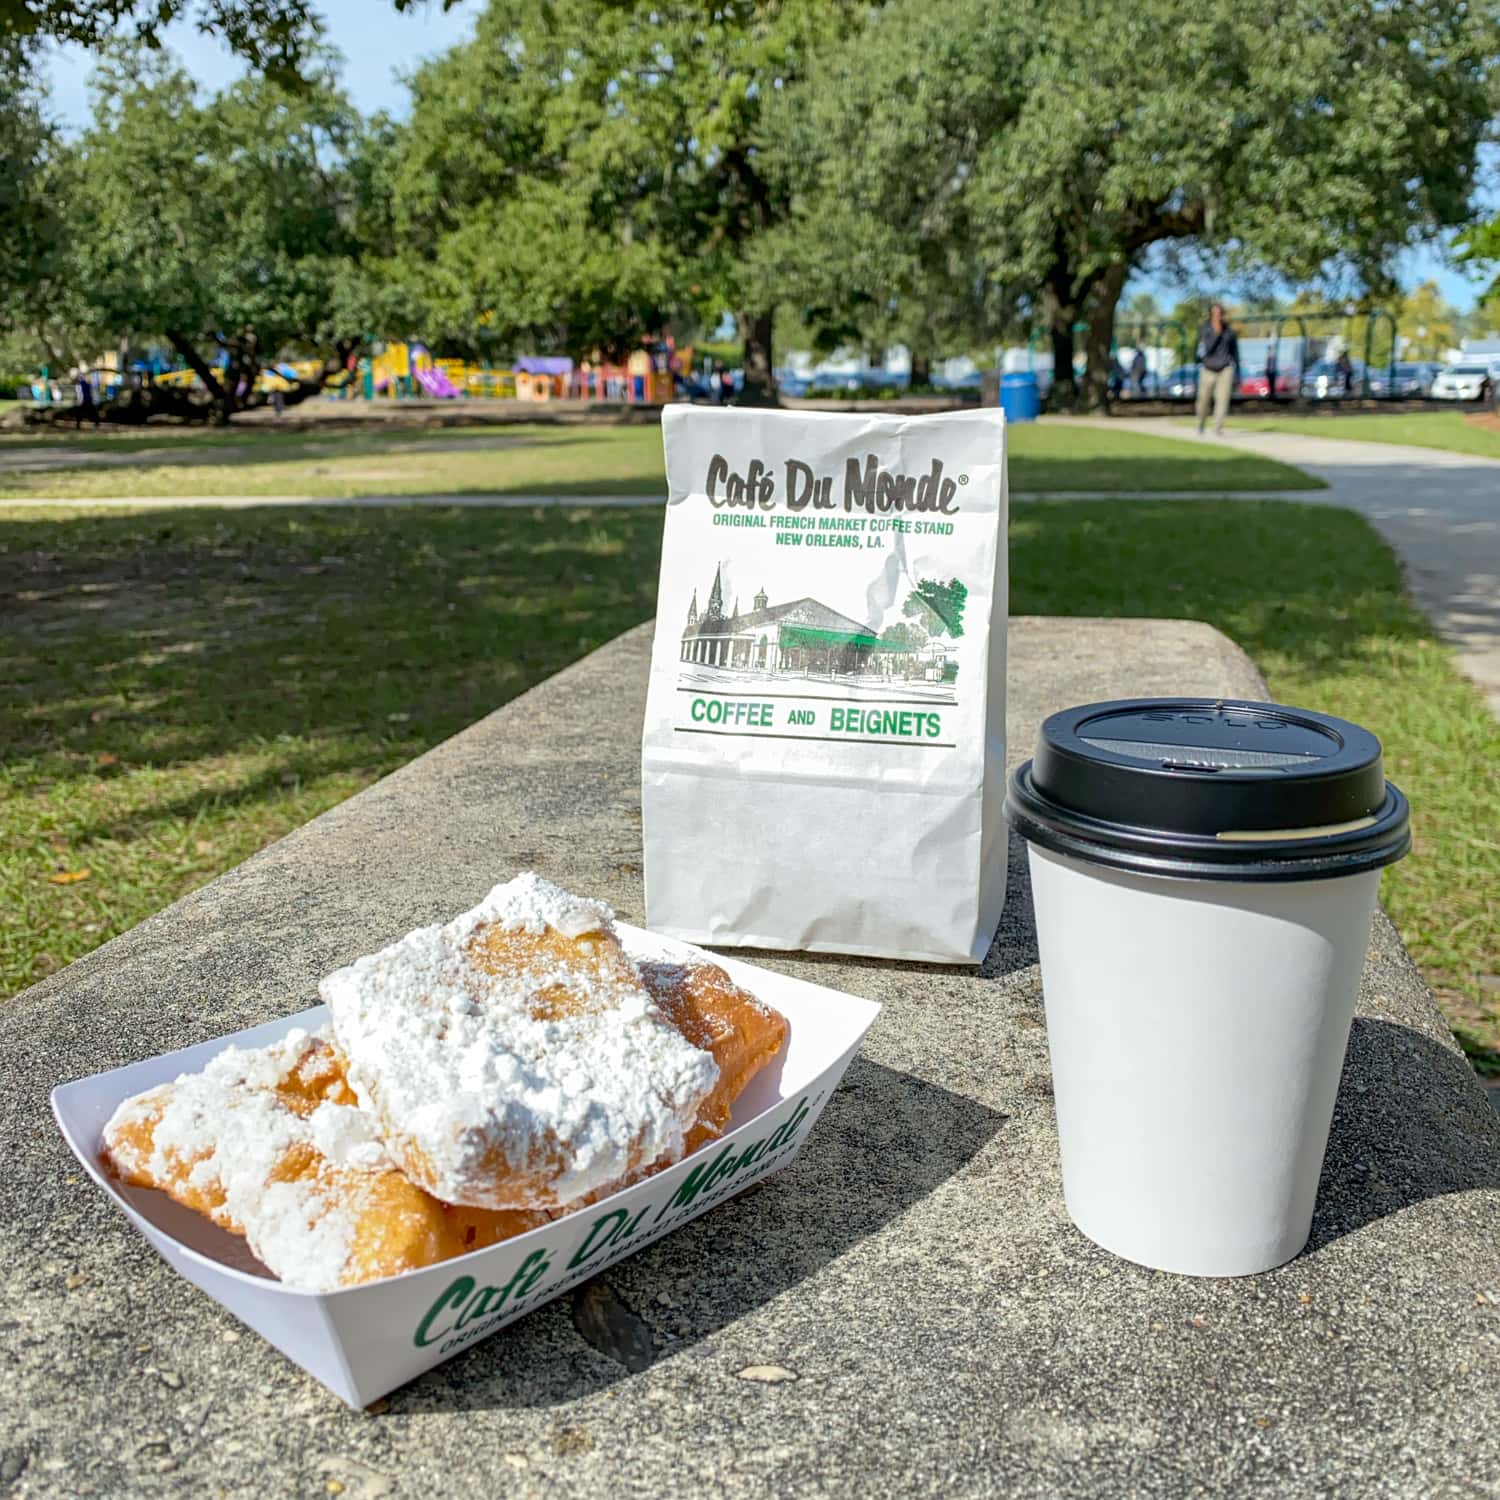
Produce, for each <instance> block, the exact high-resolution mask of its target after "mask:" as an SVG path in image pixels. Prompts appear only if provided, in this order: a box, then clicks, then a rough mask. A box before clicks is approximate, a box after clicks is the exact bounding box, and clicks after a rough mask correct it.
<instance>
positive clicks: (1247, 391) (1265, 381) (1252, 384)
mask: <svg viewBox="0 0 1500 1500" xmlns="http://www.w3.org/2000/svg"><path fill="white" fill-rule="evenodd" d="M1270 394H1271V372H1270V370H1268V369H1267V368H1266V366H1265V365H1261V366H1260V367H1259V369H1254V370H1245V371H1243V372H1242V373H1241V375H1240V395H1242V396H1260V397H1262V398H1267V397H1269V396H1270ZM1276 394H1277V395H1278V396H1295V395H1296V394H1297V372H1296V371H1295V370H1283V369H1280V368H1278V369H1277V371H1276Z"/></svg>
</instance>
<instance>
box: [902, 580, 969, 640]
mask: <svg viewBox="0 0 1500 1500" xmlns="http://www.w3.org/2000/svg"><path fill="white" fill-rule="evenodd" d="M968 598H969V591H968V589H967V588H965V587H964V585H963V584H962V583H960V582H959V580H958V579H957V578H950V579H949V580H948V582H947V583H941V582H939V581H938V580H937V579H936V578H923V579H919V580H918V582H917V586H916V588H915V589H913V590H912V592H911V593H910V594H908V595H907V596H906V603H905V604H904V605H903V606H902V608H901V613H902V614H903V615H905V616H906V618H907V619H908V620H916V621H918V622H919V623H920V624H921V625H922V627H923V629H925V630H926V631H927V633H928V634H929V635H944V634H946V635H950V636H952V637H953V639H954V640H957V639H958V638H959V636H961V635H962V634H963V633H964V605H965V603H967V601H968Z"/></svg>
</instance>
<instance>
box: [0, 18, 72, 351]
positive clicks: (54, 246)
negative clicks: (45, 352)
mask: <svg viewBox="0 0 1500 1500" xmlns="http://www.w3.org/2000/svg"><path fill="white" fill-rule="evenodd" d="M64 191H65V183H64V181H63V174H62V172H61V171H60V168H59V162H58V145H57V139H56V137H55V135H54V134H53V132H52V130H51V128H50V126H49V125H48V123H47V120H46V117H45V115H44V113H43V108H42V100H41V96H40V92H39V90H38V88H37V84H36V80H35V78H34V76H33V74H32V71H31V67H30V64H29V62H28V60H27V58H26V56H25V54H24V53H23V52H22V51H21V49H20V48H19V47H17V46H15V45H14V44H13V43H10V42H7V41H6V40H4V39H3V38H0V246H3V247H4V253H3V254H0V335H5V334H6V333H8V332H13V331H14V330H16V329H18V328H20V327H23V326H27V325H29V324H32V322H33V319H32V318H31V317H30V316H28V305H31V306H34V305H35V302H36V301H37V300H38V299H36V298H35V297H34V296H33V293H34V292H35V291H37V290H39V289H43V288H47V289H51V288H52V287H53V284H54V268H55V263H56V257H57V253H58V250H59V246H60V244H61V241H62V238H63V229H62V218H61V202H62V195H63V192H64Z"/></svg>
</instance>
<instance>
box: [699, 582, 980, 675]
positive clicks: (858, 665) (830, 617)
mask: <svg viewBox="0 0 1500 1500" xmlns="http://www.w3.org/2000/svg"><path fill="white" fill-rule="evenodd" d="M959 607H960V610H961V608H962V605H961V604H960V606H959ZM913 612H914V611H913V610H911V609H910V608H908V611H907V613H908V614H911V613H913ZM679 654H680V659H681V661H682V663H683V665H684V667H690V668H707V669H709V670H710V672H713V671H715V670H718V671H723V672H727V673H734V674H740V673H749V674H754V675H757V676H759V675H766V676H776V677H781V676H785V677H818V678H825V679H838V680H842V681H847V682H850V683H851V685H869V686H876V685H878V684H879V683H881V682H890V681H891V680H892V679H895V680H898V681H901V682H903V683H926V684H930V685H931V687H932V688H933V689H934V690H935V691H934V692H933V693H932V696H933V697H934V698H935V699H937V698H941V699H943V700H946V701H949V702H951V701H953V696H954V694H953V684H954V682H955V680H956V679H957V677H958V652H957V646H956V643H955V642H954V641H952V640H949V639H944V638H942V637H940V636H932V635H930V634H929V632H928V631H926V630H924V629H922V628H921V627H920V626H919V625H917V624H908V623H905V622H900V623H897V624H895V625H892V626H890V627H888V628H887V629H885V630H884V631H882V632H881V633H879V634H878V635H877V634H875V633H874V632H873V631H872V630H871V629H870V627H868V626H866V625H863V624H861V623H860V622H859V621H858V620H854V619H851V618H850V617H849V616H848V615H846V614H842V613H840V611H838V610H836V609H834V608H832V607H831V606H830V605H827V604H823V603H822V602H820V601H819V600H817V599H813V598H802V599H795V600H793V601H792V602H791V603H789V604H772V603H771V602H770V599H769V596H768V595H767V593H766V591H765V589H764V587H762V588H761V589H760V590H759V592H757V594H756V595H755V599H754V602H753V606H752V608H751V609H749V610H748V611H746V612H745V613H743V614H742V613H741V612H740V606H739V600H738V599H736V600H735V601H734V604H733V607H732V608H731V609H730V610H729V611H728V613H726V612H725V609H724V585H723V569H722V568H719V569H716V570H715V572H714V580H713V584H712V586H711V587H710V589H709V591H708V603H707V604H705V605H704V606H703V608H702V610H700V609H699V607H698V592H697V590H696V589H695V590H694V591H693V597H692V602H691V603H690V604H689V605H688V612H687V620H686V622H685V623H684V625H683V627H682V641H681V648H680V653H679ZM679 675H680V676H682V677H684V678H687V677H690V676H691V677H694V678H697V677H700V676H701V675H702V674H701V673H682V674H679Z"/></svg>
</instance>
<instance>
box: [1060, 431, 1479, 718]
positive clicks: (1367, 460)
mask: <svg viewBox="0 0 1500 1500" xmlns="http://www.w3.org/2000/svg"><path fill="white" fill-rule="evenodd" d="M1048 421H1049V423H1051V422H1057V423H1061V422H1074V421H1078V422H1086V423H1089V424H1090V425H1095V426H1107V427H1109V428H1111V429H1114V430H1122V431H1126V432H1142V433H1148V434H1151V435H1152V436H1155V437H1170V438H1175V439H1179V440H1182V441H1184V442H1198V443H1216V444H1220V445H1224V446H1228V447H1231V448H1237V449H1239V450H1240V451H1241V452H1242V453H1255V454H1260V455H1261V456H1263V457H1265V458H1275V459H1280V460H1281V462H1283V463H1288V464H1293V465H1295V466H1296V467H1297V468H1299V469H1304V470H1306V471H1307V472H1308V473H1309V474H1315V475H1316V476H1317V477H1318V478H1319V479H1323V480H1326V481H1327V484H1328V488H1327V489H1326V490H1319V491H1317V492H1303V493H1299V494H1298V495H1296V496H1294V497H1283V498H1296V499H1299V500H1303V501H1307V502H1309V503H1311V504H1314V505H1341V506H1344V507H1346V508H1347V509H1349V510H1355V511H1358V512H1359V513H1360V514H1361V515H1362V516H1365V517H1366V518H1367V519H1368V520H1370V521H1371V522H1372V523H1373V524H1374V526H1375V528H1376V530H1378V531H1379V532H1380V534H1381V535H1382V536H1383V537H1385V539H1386V540H1387V541H1388V542H1389V543H1390V544H1391V546H1392V547H1394V548H1395V550H1396V554H1397V556H1398V557H1400V559H1401V561H1402V562H1403V563H1404V564H1405V567H1406V575H1407V581H1408V583H1409V585H1410V587H1411V592H1412V595H1413V597H1414V598H1415V599H1416V600H1417V602H1418V603H1419V604H1420V605H1421V606H1422V608H1423V609H1424V610H1426V611H1427V614H1428V616H1429V617H1430V618H1431V620H1432V622H1433V624H1434V625H1435V626H1436V627H1437V629H1438V631H1439V633H1440V634H1441V635H1442V636H1443V637H1444V639H1446V640H1447V641H1449V642H1450V643H1451V644H1452V645H1453V646H1454V647H1456V648H1457V652H1458V661H1459V665H1460V667H1461V668H1462V669H1463V670H1464V671H1465V672H1466V673H1467V674H1468V675H1469V676H1470V677H1471V678H1472V679H1473V680H1474V681H1475V682H1476V683H1478V684H1479V687H1480V689H1481V691H1483V693H1484V694H1485V696H1486V697H1487V698H1488V699H1489V704H1490V707H1491V709H1492V710H1493V711H1494V712H1495V714H1496V715H1497V716H1500V460H1497V459H1486V458H1476V457H1474V456H1472V455H1470V454H1466V453H1450V452H1448V451H1447V450H1445V449H1440V448H1406V447H1400V446H1398V445H1396V444H1394V443H1361V442H1353V441H1350V440H1348V439H1341V438H1330V437H1303V436H1301V435H1294V434H1292V433H1284V432H1263V431H1258V430H1244V431H1235V430H1234V429H1233V428H1231V429H1230V431H1229V432H1228V433H1227V434H1226V435H1225V436H1224V437H1222V438H1216V437H1214V436H1212V434H1205V435H1204V436H1202V437H1200V436H1199V435H1198V433H1197V431H1196V429H1195V428H1194V427H1193V425H1192V424H1191V423H1190V422H1189V421H1179V420H1177V419H1175V418H1142V417H1137V418H1131V417H1098V418H1093V417H1090V418H1072V417H1052V418H1049V419H1048ZM1225 498H1235V497H1233V496H1226V497H1225Z"/></svg>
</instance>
